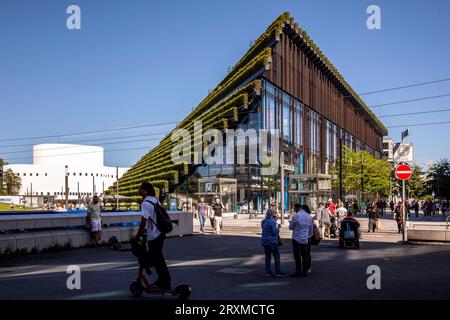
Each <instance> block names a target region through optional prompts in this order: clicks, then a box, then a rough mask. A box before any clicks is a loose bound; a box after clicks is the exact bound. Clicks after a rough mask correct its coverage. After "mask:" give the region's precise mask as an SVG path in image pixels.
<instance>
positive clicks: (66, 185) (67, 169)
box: [64, 165, 69, 210]
mask: <svg viewBox="0 0 450 320" xmlns="http://www.w3.org/2000/svg"><path fill="white" fill-rule="evenodd" d="M64 182H65V187H66V192H65V194H66V201H65V203H66V210H67V209H68V208H69V168H68V166H67V165H66V166H65V177H64Z"/></svg>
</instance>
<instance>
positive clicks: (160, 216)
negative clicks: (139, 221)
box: [145, 200, 173, 233]
mask: <svg viewBox="0 0 450 320" xmlns="http://www.w3.org/2000/svg"><path fill="white" fill-rule="evenodd" d="M145 202H148V203H151V204H152V205H153V206H154V207H155V214H156V223H155V222H154V221H153V220H152V218H150V217H149V219H150V221H151V223H153V224H154V225H155V226H156V227H157V228H158V230H159V232H161V233H170V232H171V231H172V229H173V226H172V220H170V217H169V214H168V213H167V211H166V209H164V208H163V207H162V206H161V205H160V204H159V203H153V202H151V201H150V200H146V201H145Z"/></svg>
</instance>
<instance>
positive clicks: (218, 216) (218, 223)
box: [212, 198, 225, 234]
mask: <svg viewBox="0 0 450 320" xmlns="http://www.w3.org/2000/svg"><path fill="white" fill-rule="evenodd" d="M224 208H225V207H224V205H223V204H222V201H220V199H219V198H216V201H215V203H214V204H213V206H212V210H213V212H214V226H215V233H216V234H220V230H221V229H222V211H223V209H224Z"/></svg>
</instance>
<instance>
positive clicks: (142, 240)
mask: <svg viewBox="0 0 450 320" xmlns="http://www.w3.org/2000/svg"><path fill="white" fill-rule="evenodd" d="M130 244H131V252H132V253H133V255H135V256H136V257H137V259H138V263H139V272H138V277H137V279H136V280H135V281H133V282H132V283H131V284H130V291H131V293H132V294H133V296H135V297H136V298H138V297H140V296H141V295H142V293H144V291H145V292H147V293H148V294H160V295H167V296H175V297H178V298H180V299H181V300H187V299H188V298H189V296H190V295H191V292H192V289H191V287H190V286H189V285H187V284H180V285H178V286H177V287H176V288H175V290H163V289H160V288H158V287H157V286H155V285H152V284H151V283H150V282H149V281H148V279H147V277H146V276H145V273H147V275H148V276H150V275H151V274H152V271H151V269H150V268H151V267H153V266H152V265H151V261H150V257H149V253H148V251H147V239H146V237H145V236H144V237H136V238H135V237H133V238H131V240H130ZM144 271H145V273H144Z"/></svg>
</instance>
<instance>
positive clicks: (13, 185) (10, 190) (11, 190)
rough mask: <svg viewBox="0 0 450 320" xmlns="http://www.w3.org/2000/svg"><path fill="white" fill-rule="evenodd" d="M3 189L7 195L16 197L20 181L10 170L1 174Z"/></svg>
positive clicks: (20, 184) (20, 185)
mask: <svg viewBox="0 0 450 320" xmlns="http://www.w3.org/2000/svg"><path fill="white" fill-rule="evenodd" d="M3 187H4V191H5V192H6V194H7V195H10V196H16V195H18V194H19V191H20V187H22V179H21V178H20V177H19V176H16V175H15V174H14V172H13V171H12V170H11V169H8V170H6V171H5V172H4V173H3Z"/></svg>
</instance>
